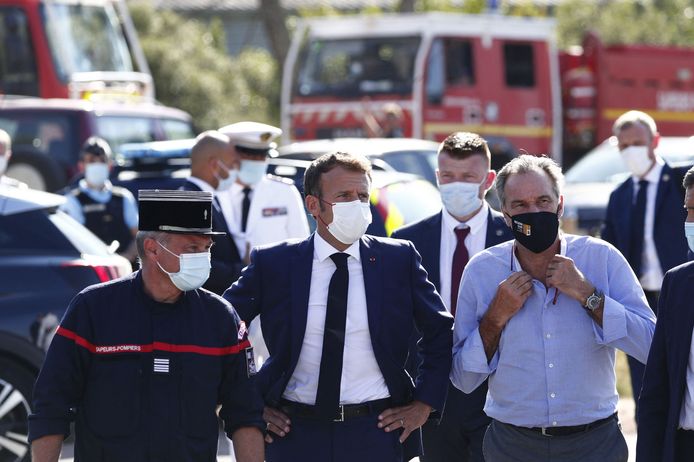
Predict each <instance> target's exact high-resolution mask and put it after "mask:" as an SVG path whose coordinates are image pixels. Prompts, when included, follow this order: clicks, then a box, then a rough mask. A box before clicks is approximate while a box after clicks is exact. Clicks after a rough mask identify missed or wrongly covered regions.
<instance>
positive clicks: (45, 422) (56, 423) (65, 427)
mask: <svg viewBox="0 0 694 462" xmlns="http://www.w3.org/2000/svg"><path fill="white" fill-rule="evenodd" d="M49 435H63V439H65V438H67V437H68V436H70V422H66V421H65V420H63V419H42V420H35V419H32V418H31V417H29V443H31V442H32V441H34V440H37V439H39V438H42V437H44V436H49Z"/></svg>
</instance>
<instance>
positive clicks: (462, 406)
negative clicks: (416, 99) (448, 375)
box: [393, 132, 513, 462]
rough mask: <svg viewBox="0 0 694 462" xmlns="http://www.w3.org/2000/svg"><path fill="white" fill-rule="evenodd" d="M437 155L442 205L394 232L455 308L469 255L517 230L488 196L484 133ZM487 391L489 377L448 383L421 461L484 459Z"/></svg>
mask: <svg viewBox="0 0 694 462" xmlns="http://www.w3.org/2000/svg"><path fill="white" fill-rule="evenodd" d="M437 160H438V169H437V170H436V176H437V179H438V184H439V189H440V190H441V199H442V201H443V206H444V208H443V210H441V211H440V212H439V213H437V214H436V215H433V216H431V217H428V218H425V219H423V220H421V221H419V222H417V223H413V224H411V225H408V226H405V227H404V228H401V229H399V230H397V231H395V232H394V233H393V237H397V238H400V239H407V240H410V241H412V243H413V244H414V245H415V248H416V249H417V251H419V253H420V254H421V255H422V265H423V266H424V268H425V269H426V270H427V273H429V280H430V281H431V282H432V283H434V285H435V286H436V289H437V290H438V291H439V293H440V294H441V296H442V298H443V300H444V303H445V304H446V307H447V308H448V309H449V311H451V312H454V310H455V303H456V301H457V298H458V290H457V288H458V285H459V283H460V278H461V276H462V273H463V269H464V267H465V264H466V263H467V260H468V259H469V258H471V257H472V256H473V255H475V254H476V253H478V252H480V251H481V250H483V249H485V248H487V247H491V246H493V245H496V244H500V243H501V242H504V241H508V240H511V239H513V234H512V233H511V230H510V229H509V227H508V226H506V223H505V222H504V218H503V215H502V214H501V213H499V212H497V211H495V210H493V209H492V208H491V207H489V205H488V204H487V203H486V201H485V200H484V195H485V193H486V192H487V190H488V189H489V188H490V187H491V186H492V184H494V178H495V177H496V172H494V170H490V165H491V155H490V153H489V148H488V147H487V142H486V141H485V140H484V139H483V138H482V137H480V136H479V135H477V134H474V133H465V132H460V133H453V134H452V135H450V136H449V137H448V138H446V139H445V140H444V141H443V142H442V143H441V145H440V147H439V153H438V159H437ZM459 236H460V237H459ZM461 253H462V254H463V255H462V258H461V255H460V254H461ZM412 356H414V355H412ZM486 395H487V382H486V381H485V382H484V384H482V385H481V386H480V387H479V388H477V389H476V390H475V391H474V392H473V393H471V394H469V395H468V394H465V393H463V392H462V391H460V390H458V388H456V387H455V386H453V384H449V387H448V398H447V400H446V407H445V409H444V412H443V416H442V418H441V422H440V424H439V425H436V422H434V421H429V422H427V423H426V424H425V425H424V427H423V428H422V436H423V446H424V454H423V455H422V457H420V459H421V460H422V461H423V462H443V461H453V460H455V461H482V460H484V458H483V456H482V439H483V438H484V432H485V430H486V428H487V425H488V424H489V421H490V420H489V417H487V416H486V414H485V413H484V411H483V410H482V409H483V408H484V401H485V398H486Z"/></svg>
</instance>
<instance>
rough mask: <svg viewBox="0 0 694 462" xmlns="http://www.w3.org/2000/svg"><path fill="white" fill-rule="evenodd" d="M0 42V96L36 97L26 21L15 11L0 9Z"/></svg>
mask: <svg viewBox="0 0 694 462" xmlns="http://www.w3.org/2000/svg"><path fill="white" fill-rule="evenodd" d="M0 41H1V42H2V47H0V93H6V94H16V95H29V96H38V95H39V86H38V80H37V76H36V63H35V61H34V52H33V49H32V47H31V39H30V36H29V28H28V25H27V18H26V15H25V14H24V12H23V11H21V10H20V9H19V8H12V7H0Z"/></svg>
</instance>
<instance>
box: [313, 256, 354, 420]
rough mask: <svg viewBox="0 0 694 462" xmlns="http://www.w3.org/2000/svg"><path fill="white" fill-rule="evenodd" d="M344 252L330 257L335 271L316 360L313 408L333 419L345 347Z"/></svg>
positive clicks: (345, 289)
mask: <svg viewBox="0 0 694 462" xmlns="http://www.w3.org/2000/svg"><path fill="white" fill-rule="evenodd" d="M347 257H348V255H347V254H346V253H334V254H332V255H331V256H330V258H332V260H333V262H335V266H336V267H337V268H336V269H335V272H334V273H333V276H332V278H331V279H330V286H329V289H328V303H327V306H326V311H325V330H324V331H323V353H322V355H321V360H320V375H319V377H318V391H317V392H316V407H317V408H318V413H319V414H320V415H321V416H323V417H326V418H330V419H333V418H335V414H336V412H337V406H338V405H339V404H340V381H341V378H342V356H343V353H344V348H345V324H346V323H347V288H348V286H349V272H348V270H347Z"/></svg>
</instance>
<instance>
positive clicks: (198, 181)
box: [188, 176, 217, 194]
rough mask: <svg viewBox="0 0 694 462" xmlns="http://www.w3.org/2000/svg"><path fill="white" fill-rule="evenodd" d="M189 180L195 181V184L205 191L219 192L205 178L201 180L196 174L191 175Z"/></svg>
mask: <svg viewBox="0 0 694 462" xmlns="http://www.w3.org/2000/svg"><path fill="white" fill-rule="evenodd" d="M188 181H190V182H191V183H193V184H194V185H195V186H197V187H198V188H200V189H202V190H203V191H206V192H211V193H212V194H217V191H216V190H215V189H214V188H213V187H212V185H210V184H209V183H208V182H207V181H205V180H201V179H200V178H198V177H195V176H189V177H188Z"/></svg>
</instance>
